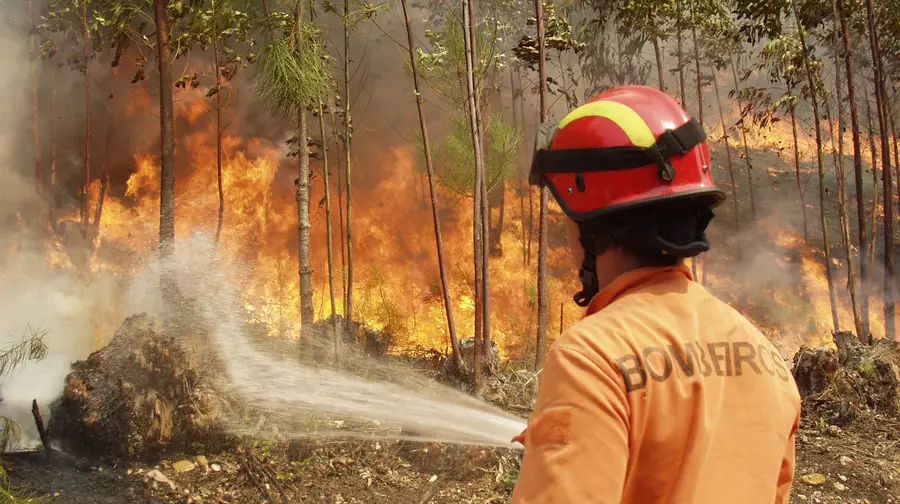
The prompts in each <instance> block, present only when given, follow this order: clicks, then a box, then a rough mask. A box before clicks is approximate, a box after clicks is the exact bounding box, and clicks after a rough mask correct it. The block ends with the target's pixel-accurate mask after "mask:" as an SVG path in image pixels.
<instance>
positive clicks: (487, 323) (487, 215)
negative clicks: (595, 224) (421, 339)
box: [467, 0, 493, 362]
mask: <svg viewBox="0 0 900 504" xmlns="http://www.w3.org/2000/svg"><path fill="white" fill-rule="evenodd" d="M467 4H468V6H469V44H470V53H471V55H472V75H473V79H474V80H473V82H474V83H475V87H474V89H475V93H474V99H475V134H476V138H477V142H478V152H480V153H481V154H480V156H481V162H480V166H481V168H480V170H481V234H482V238H481V239H482V242H481V270H482V272H481V282H482V290H481V315H482V317H481V340H482V341H481V353H482V359H483V360H486V361H487V362H491V357H492V354H493V352H492V349H491V289H490V284H491V272H490V264H491V259H490V257H491V255H490V249H491V245H490V244H491V236H490V234H491V233H490V231H491V210H490V203H489V200H488V179H487V172H486V170H485V167H484V133H483V131H484V125H483V121H482V116H483V115H484V111H485V110H487V105H488V104H487V101H486V100H485V102H484V103H482V99H481V98H482V97H481V89H483V88H484V85H482V83H481V80H480V79H477V78H476V77H475V72H476V70H477V68H478V65H479V61H478V60H477V59H476V55H477V54H478V48H477V44H476V41H477V39H476V34H477V26H476V18H475V0H468V2H467ZM483 78H484V76H482V79H483ZM488 78H489V79H491V80H493V74H490V77H488ZM487 87H488V88H490V87H493V85H492V84H489V85H488V86H487ZM476 167H478V164H476Z"/></svg>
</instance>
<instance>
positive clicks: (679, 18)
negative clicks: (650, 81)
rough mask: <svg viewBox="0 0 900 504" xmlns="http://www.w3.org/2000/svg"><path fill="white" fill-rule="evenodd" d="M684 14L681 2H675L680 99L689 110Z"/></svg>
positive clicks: (682, 105)
mask: <svg viewBox="0 0 900 504" xmlns="http://www.w3.org/2000/svg"><path fill="white" fill-rule="evenodd" d="M681 25H682V12H681V2H680V1H676V2H675V44H676V47H675V50H676V52H677V54H676V58H677V60H676V61H677V63H678V97H679V98H681V108H683V109H685V110H687V95H686V94H685V85H684V52H683V51H682V48H681V41H682V36H681V30H682V26H681Z"/></svg>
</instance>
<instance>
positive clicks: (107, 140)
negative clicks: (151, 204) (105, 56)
mask: <svg viewBox="0 0 900 504" xmlns="http://www.w3.org/2000/svg"><path fill="white" fill-rule="evenodd" d="M116 76H117V72H116V71H115V70H113V72H112V74H111V75H110V78H109V94H108V95H107V96H106V134H105V136H104V138H103V169H102V172H101V175H100V194H98V195H97V204H96V206H95V207H94V224H93V226H92V229H91V238H92V239H93V238H96V237H97V236H99V235H100V221H101V220H102V219H103V202H104V201H106V192H107V191H108V190H109V149H110V147H112V139H113V131H115V130H114V129H113V121H114V118H113V88H114V86H115V83H116Z"/></svg>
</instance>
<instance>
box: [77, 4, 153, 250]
mask: <svg viewBox="0 0 900 504" xmlns="http://www.w3.org/2000/svg"><path fill="white" fill-rule="evenodd" d="M158 23H159V22H158V21H157V24H158ZM81 42H82V46H83V49H84V53H83V54H84V106H85V117H84V127H85V130H84V174H83V177H82V180H81V226H82V232H83V233H85V234H87V232H88V226H89V225H90V201H91V61H90V46H89V45H88V44H89V43H90V42H89V40H88V20H87V2H86V1H85V2H82V3H81Z"/></svg>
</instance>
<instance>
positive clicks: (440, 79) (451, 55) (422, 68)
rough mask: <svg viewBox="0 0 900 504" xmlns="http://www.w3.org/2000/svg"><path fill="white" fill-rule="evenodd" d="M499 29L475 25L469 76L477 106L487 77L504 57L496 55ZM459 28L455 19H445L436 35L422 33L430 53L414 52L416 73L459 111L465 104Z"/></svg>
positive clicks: (462, 41)
mask: <svg viewBox="0 0 900 504" xmlns="http://www.w3.org/2000/svg"><path fill="white" fill-rule="evenodd" d="M499 30H500V25H499V24H498V23H496V22H490V21H485V22H481V23H479V24H477V25H476V30H475V50H476V55H475V61H474V62H473V63H474V65H473V66H474V68H473V72H474V75H475V81H476V85H477V93H478V96H479V103H482V102H483V101H482V100H481V97H482V96H483V95H484V87H485V84H486V82H487V78H486V77H487V76H488V75H489V74H490V73H491V72H494V71H497V70H500V69H501V68H504V67H505V66H506V64H507V59H508V58H507V57H506V55H504V54H503V53H501V52H499V51H498V43H499V42H501V40H502V39H501V37H500V36H499V35H500V31H499ZM463 33H464V31H463V27H462V24H461V23H460V21H459V20H458V19H457V18H456V17H450V18H448V20H447V22H446V23H445V24H444V26H443V28H442V30H441V31H440V32H437V33H435V32H433V31H431V30H426V32H425V37H426V38H427V39H428V40H429V41H430V43H431V48H430V51H426V50H424V49H423V48H421V47H420V48H417V50H416V52H417V58H418V64H419V73H420V75H421V76H422V78H423V79H425V82H427V83H428V85H429V86H431V88H432V89H434V90H435V91H437V92H438V94H440V95H441V97H443V98H444V99H445V100H446V101H447V102H448V103H450V104H452V105H454V106H457V107H460V106H462V105H463V104H465V103H466V102H467V100H468V96H469V91H468V87H467V85H466V49H465V37H464V36H463Z"/></svg>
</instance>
